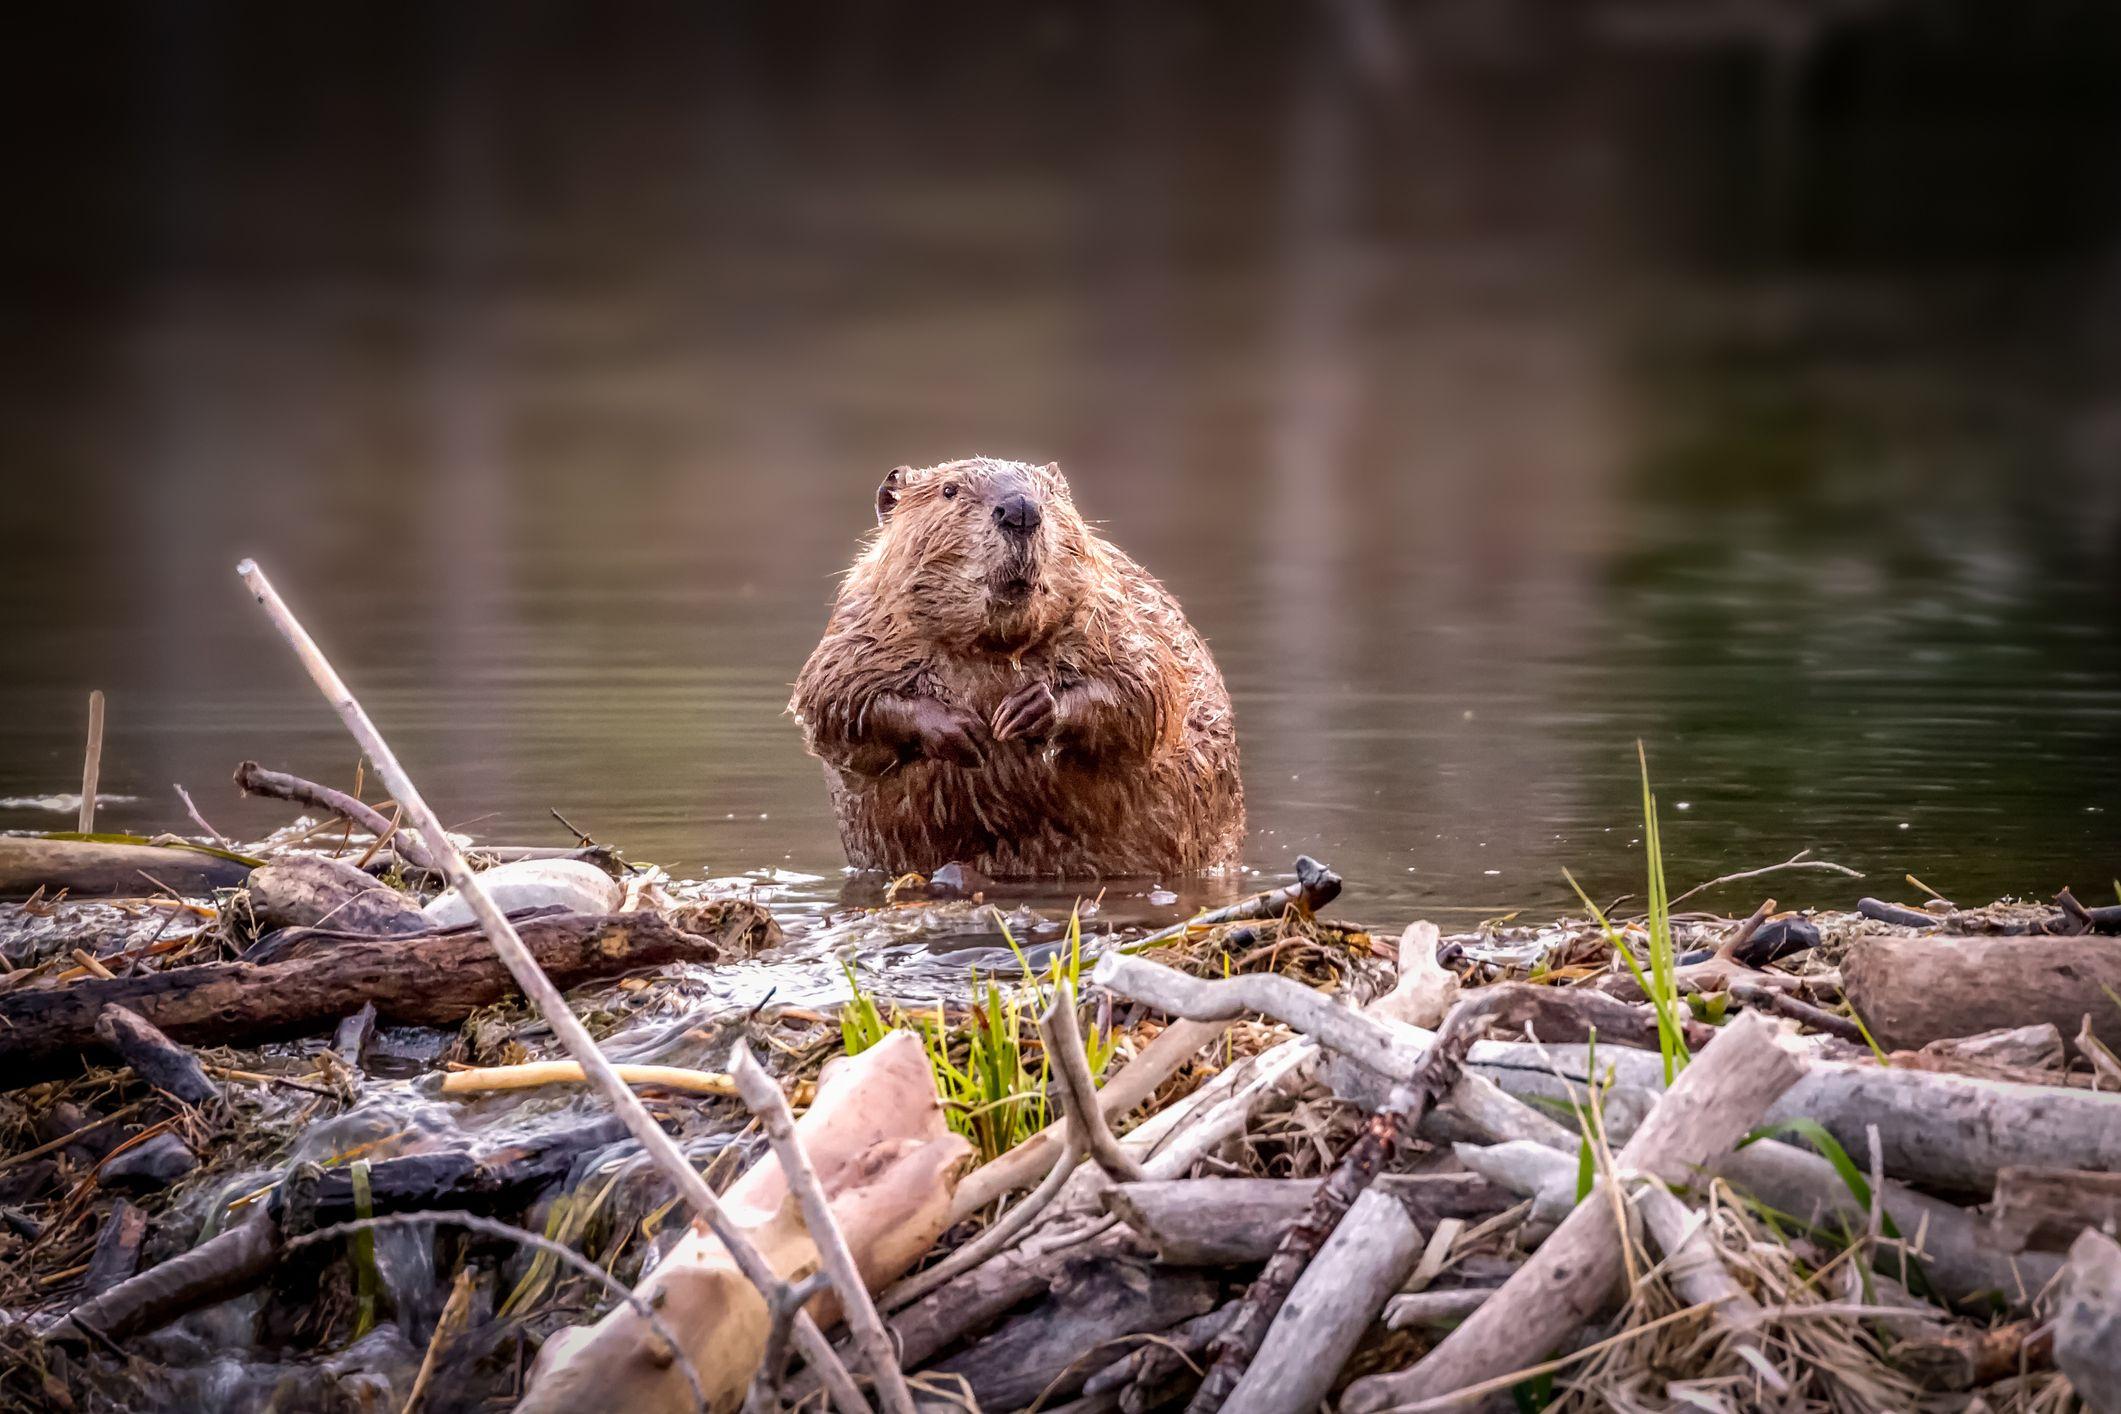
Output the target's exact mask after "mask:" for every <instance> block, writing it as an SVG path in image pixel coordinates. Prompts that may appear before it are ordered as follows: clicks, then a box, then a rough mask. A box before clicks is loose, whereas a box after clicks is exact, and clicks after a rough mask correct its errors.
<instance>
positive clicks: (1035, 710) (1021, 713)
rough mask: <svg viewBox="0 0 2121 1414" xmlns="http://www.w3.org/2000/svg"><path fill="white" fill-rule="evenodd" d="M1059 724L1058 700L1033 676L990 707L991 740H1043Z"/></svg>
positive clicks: (1050, 689)
mask: <svg viewBox="0 0 2121 1414" xmlns="http://www.w3.org/2000/svg"><path fill="white" fill-rule="evenodd" d="M1058 726H1060V703H1059V701H1057V700H1056V699H1055V698H1054V696H1053V689H1052V688H1050V687H1048V686H1046V684H1045V683H1043V682H1040V681H1038V680H1037V679H1033V680H1032V681H1030V682H1027V683H1025V684H1024V685H1023V686H1022V687H1020V688H1018V689H1017V690H1016V691H1014V692H1012V693H1010V694H1009V695H1008V696H1007V697H1005V698H1003V699H1002V705H1001V706H999V707H997V708H995V709H994V721H993V727H994V739H995V740H996V741H1014V740H1015V739H1017V738H1018V737H1022V738H1023V739H1024V740H1026V741H1044V740H1045V739H1046V738H1047V737H1050V736H1052V735H1053V732H1054V729H1055V728H1057V727H1058Z"/></svg>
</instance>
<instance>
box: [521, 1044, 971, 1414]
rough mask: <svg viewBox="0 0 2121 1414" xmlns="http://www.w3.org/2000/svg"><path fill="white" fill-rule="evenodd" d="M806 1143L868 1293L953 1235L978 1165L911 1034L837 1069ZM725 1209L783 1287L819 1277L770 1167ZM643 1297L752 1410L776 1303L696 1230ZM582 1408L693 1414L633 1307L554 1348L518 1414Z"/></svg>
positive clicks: (693, 1355) (755, 1174)
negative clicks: (955, 1200)
mask: <svg viewBox="0 0 2121 1414" xmlns="http://www.w3.org/2000/svg"><path fill="white" fill-rule="evenodd" d="M796 1131H797V1135H798V1137H799V1138H800V1139H801V1141H802V1144H803V1148H804V1151H805V1152H806V1153H807V1154H808V1155H809V1157H810V1161H811V1163H812V1165H813V1166H814V1167H815V1168H816V1170H817V1174H818V1178H819V1181H820V1182H821V1183H822V1184H823V1186H824V1188H825V1191H826V1193H827V1195H828V1196H829V1197H830V1199H831V1203H832V1210H833V1216H834V1217H835V1218H837V1219H838V1220H839V1224H840V1227H841V1230H842V1231H843V1232H844V1233H845V1235H846V1239H847V1245H848V1247H849V1248H850V1249H851V1250H852V1253H853V1256H854V1261H855V1265H856V1266H857V1267H858V1268H859V1269H860V1271H861V1275H862V1280H863V1281H864V1282H865V1283H866V1284H867V1286H868V1287H869V1289H870V1290H872V1291H874V1290H877V1289H878V1288H880V1287H882V1286H883V1285H885V1284H886V1283H888V1282H889V1281H891V1280H892V1279H893V1278H894V1277H896V1276H898V1275H899V1274H900V1273H902V1272H904V1271H905V1270H906V1269H907V1268H908V1267H910V1266H912V1265H913V1263H914V1262H915V1261H917V1260H918V1259H919V1258H920V1256H921V1254H922V1253H924V1252H926V1251H927V1250H928V1248H929V1247H930V1246H931V1245H932V1244H933V1243H934V1241H935V1239H936V1238H937V1237H938V1236H940V1235H941V1233H942V1230H943V1225H944V1223H945V1221H946V1218H947V1215H948V1213H949V1208H950V1195H951V1189H952V1187H953V1186H954V1185H955V1183H956V1179H957V1171H958V1169H959V1168H960V1167H962V1165H963V1163H964V1160H965V1156H966V1154H967V1153H968V1152H969V1146H967V1145H966V1143H965V1141H964V1140H963V1139H961V1138H959V1137H958V1136H957V1135H955V1134H952V1133H950V1132H949V1129H948V1127H947V1126H946V1125H945V1124H944V1122H943V1115H942V1105H941V1102H940V1101H938V1100H937V1099H936V1095H935V1078H934V1075H933V1073H932V1072H931V1071H930V1070H929V1068H928V1061H927V1057H926V1055H925V1054H924V1053H923V1052H922V1050H921V1046H920V1042H919V1041H918V1040H917V1039H916V1038H915V1037H914V1036H913V1035H912V1033H910V1032H903V1031H900V1032H893V1033H892V1034H891V1035H890V1036H889V1037H887V1038H885V1039H884V1040H883V1041H881V1042H879V1043H878V1044H877V1045H875V1046H873V1047H871V1048H870V1049H869V1050H867V1051H864V1052H862V1053H861V1054H860V1055H857V1056H851V1057H846V1058H844V1059H841V1060H837V1061H834V1062H832V1063H831V1064H830V1065H828V1066H827V1067H826V1068H825V1073H824V1075H823V1077H822V1078H821V1080H820V1081H819V1083H818V1094H817V1101H816V1103H815V1104H813V1105H812V1106H811V1108H810V1111H809V1112H808V1113H807V1114H805V1115H804V1116H803V1118H802V1119H801V1121H799V1122H798V1123H797V1125H796ZM722 1203H723V1206H724V1208H725V1209H726V1210H727V1211H728V1213H729V1214H730V1216H731V1217H732V1218H733V1219H735V1220H736V1222H737V1224H738V1226H739V1227H740V1228H741V1229H742V1230H743V1231H744V1233H745V1234H746V1235H747V1236H749V1237H750V1238H751V1240H752V1242H753V1243H754V1245H755V1246H756V1247H757V1248H758V1249H759V1251H760V1252H761V1254H762V1255H764V1257H765V1258H766V1260H767V1263H768V1265H769V1266H770V1267H771V1268H772V1269H773V1271H774V1272H775V1273H776V1274H777V1275H778V1276H779V1277H780V1278H781V1279H782V1280H783V1281H788V1280H800V1279H801V1278H803V1277H805V1276H807V1275H808V1274H809V1273H810V1272H812V1271H814V1270H816V1268H817V1265H818V1253H817V1248H816V1246H815V1244H814V1243H812V1242H811V1240H810V1237H809V1235H808V1234H807V1233H806V1232H805V1231H804V1229H803V1223H802V1218H801V1215H800V1214H799V1213H798V1212H797V1210H796V1206H795V1204H794V1202H793V1201H792V1200H791V1199H790V1196H789V1190H788V1184H787V1181H786V1179H785V1178H783V1176H782V1174H781V1168H780V1165H779V1164H778V1163H777V1162H776V1161H775V1160H774V1159H773V1158H772V1157H771V1156H770V1155H769V1156H767V1157H765V1158H762V1159H761V1160H760V1161H759V1162H758V1163H756V1164H754V1165H753V1166H752V1167H751V1168H749V1169H747V1170H746V1171H745V1172H744V1173H743V1175H742V1176H740V1177H739V1178H738V1179H737V1181H736V1182H735V1183H734V1184H732V1185H731V1186H730V1188H729V1191H728V1192H727V1193H725V1194H723V1195H722ZM636 1294H638V1295H639V1296H641V1297H643V1298H644V1299H646V1300H647V1301H649V1302H650V1303H651V1304H652V1305H654V1306H655V1307H656V1308H657V1309H658V1310H659V1311H660V1312H661V1314H662V1318H663V1320H664V1321H666V1322H667V1323H668V1324H669V1325H670V1327H671V1328H672V1329H673V1330H674V1331H676V1332H677V1334H678V1337H679V1339H681V1340H682V1341H684V1342H685V1345H686V1351H685V1353H686V1355H687V1356H688V1357H689V1358H690V1359H691V1360H692V1362H693V1365H694V1367H695V1368H696V1369H698V1371H699V1373H700V1377H701V1379H702V1380H703V1381H704V1382H705V1383H706V1384H707V1386H708V1387H709V1388H708V1393H709V1395H710V1398H711V1400H712V1401H713V1403H714V1404H715V1407H716V1408H717V1409H721V1408H724V1407H726V1406H730V1405H733V1404H734V1403H735V1402H736V1401H737V1400H739V1399H741V1398H742V1397H743V1394H744V1390H745V1388H746V1386H748V1385H749V1384H750V1382H751V1378H752V1375H753V1373H754V1372H755V1371H756V1370H757V1368H758V1365H759V1361H760V1358H761V1356H762V1355H763V1354H764V1351H765V1348H766V1339H767V1334H768V1329H769V1325H770V1318H769V1313H768V1308H767V1305H766V1300H765V1298H764V1297H763V1296H762V1295H761V1294H760V1293H759V1290H758V1288H756V1287H755V1286H753V1285H752V1283H751V1282H750V1281H748V1280H747V1279H746V1278H745V1277H744V1276H743V1275H742V1273H740V1272H739V1271H738V1270H737V1269H736V1266H735V1264H734V1262H733V1261H732V1260H731V1258H730V1256H729V1253H728V1250H727V1249H726V1248H724V1247H723V1246H722V1244H721V1242H720V1241H719V1240H717V1239H716V1238H715V1237H713V1236H712V1235H711V1234H708V1233H705V1232H703V1231H701V1230H699V1229H697V1228H695V1229H694V1230H692V1231H691V1232H688V1233H687V1234H686V1235H685V1236H684V1237H683V1238H681V1239H679V1241H678V1243H677V1245H676V1246H675V1247H674V1248H672V1249H671V1252H670V1255H669V1256H667V1257H665V1258H664V1259H663V1260H662V1261H661V1262H660V1263H658V1264H657V1266H656V1268H655V1270H654V1271H653V1272H651V1273H650V1274H649V1276H648V1277H647V1279H646V1280H644V1281H643V1282H642V1283H641V1284H640V1286H639V1287H637V1288H636ZM809 1309H810V1311H811V1313H812V1314H813V1315H814V1316H815V1317H816V1318H817V1320H818V1321H819V1323H820V1324H821V1325H823V1324H829V1323H830V1321H831V1320H832V1319H833V1318H834V1317H835V1316H836V1314H837V1311H838V1302H837V1300H836V1299H835V1298H834V1296H833V1295H832V1293H831V1292H830V1291H827V1292H825V1293H824V1294H822V1295H820V1296H818V1297H817V1298H815V1299H814V1300H813V1301H812V1302H811V1304H810V1307H809ZM584 1408H613V1409H625V1410H628V1411H629V1414H678V1411H684V1410H690V1409H691V1408H692V1393H691V1389H690V1386H689V1385H688V1384H687V1383H686V1381H685V1379H684V1377H683V1375H682V1373H681V1372H680V1371H679V1370H678V1368H677V1367H676V1365H675V1363H674V1362H673V1361H671V1360H670V1358H669V1355H668V1352H667V1351H664V1350H663V1349H662V1348H661V1341H660V1340H659V1339H658V1338H657V1337H656V1336H655V1334H654V1332H653V1330H652V1329H651V1328H650V1327H649V1325H648V1323H647V1322H646V1321H645V1320H644V1319H643V1318H642V1316H641V1315H640V1313H639V1312H638V1311H636V1310H635V1309H634V1308H633V1307H632V1306H620V1307H618V1308H617V1309H615V1310H613V1311H612V1312H611V1313H610V1314H608V1315H606V1316H605V1317H604V1318H603V1319H602V1320H600V1321H598V1322H597V1323H596V1324H595V1325H592V1326H586V1327H577V1328H575V1329H571V1330H566V1331H562V1332H559V1333H558V1334H556V1335H554V1336H553V1337H552V1339H551V1340H549V1341H547V1342H546V1343H545V1348H544V1350H542V1351H541V1352H540V1353H539V1355H538V1362H537V1366H536V1368H535V1371H534V1372H533V1375H532V1382H531V1386H530V1391H529V1394H528V1395H527V1396H526V1397H525V1398H524V1400H523V1402H522V1403H521V1404H520V1405H519V1406H518V1411H519V1414H557V1411H562V1410H577V1409H584Z"/></svg>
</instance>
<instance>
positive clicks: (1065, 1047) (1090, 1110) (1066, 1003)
mask: <svg viewBox="0 0 2121 1414" xmlns="http://www.w3.org/2000/svg"><path fill="white" fill-rule="evenodd" d="M1038 1034H1039V1035H1040V1036H1042V1037H1044V1038H1045V1042H1046V1058H1047V1060H1049V1061H1050V1062H1051V1063H1052V1066H1053V1077H1054V1079H1055V1080H1057V1081H1058V1082H1059V1083H1060V1088H1061V1095H1062V1098H1063V1099H1064V1101H1065V1102H1066V1104H1067V1108H1068V1114H1067V1118H1068V1125H1069V1129H1070V1131H1071V1133H1072V1134H1073V1135H1074V1137H1075V1140H1076V1143H1077V1144H1079V1145H1080V1146H1081V1148H1082V1149H1083V1151H1084V1152H1085V1153H1087V1154H1089V1156H1090V1157H1091V1158H1093V1159H1095V1160H1097V1166H1098V1167H1099V1168H1101V1169H1103V1170H1104V1171H1105V1173H1106V1174H1107V1175H1108V1176H1109V1177H1111V1178H1112V1179H1113V1180H1114V1181H1116V1182H1119V1183H1132V1182H1134V1181H1136V1180H1138V1179H1139V1178H1141V1176H1142V1167H1141V1165H1140V1164H1138V1163H1136V1162H1135V1161H1134V1159H1133V1157H1132V1156H1131V1155H1129V1154H1128V1153H1127V1152H1126V1150H1124V1149H1122V1148H1120V1147H1119V1141H1118V1140H1117V1139H1114V1138H1113V1137H1112V1131H1111V1130H1110V1129H1109V1128H1107V1127H1106V1125H1105V1117H1104V1115H1103V1114H1102V1113H1101V1112H1100V1111H1099V1109H1098V1104H1097V1081H1096V1080H1095V1079H1094V1078H1093V1077H1092V1076H1091V1074H1090V1058H1089V1056H1088V1055H1086V1054H1085V1053H1084V1051H1083V1036H1082V1032H1081V1031H1079V1030H1078V1029H1077V1028H1076V1022H1075V984H1074V983H1072V982H1070V981H1069V980H1068V979H1067V978H1065V977H1064V978H1062V979H1061V980H1060V983H1059V985H1058V986H1056V987H1055V988H1054V989H1053V1005H1052V1006H1050V1007H1048V1008H1047V1009H1046V1014H1045V1015H1044V1016H1042V1017H1040V1018H1039V1019H1038Z"/></svg>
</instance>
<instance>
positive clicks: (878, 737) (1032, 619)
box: [788, 457, 1245, 879]
mask: <svg viewBox="0 0 2121 1414" xmlns="http://www.w3.org/2000/svg"><path fill="white" fill-rule="evenodd" d="M876 519H877V528H876V530H875V531H874V532H873V533H872V534H871V537H870V539H869V541H868V544H867V546H866V548H865V549H864V550H863V551H862V553H861V555H860V557H859V558H857V559H856V561H855V563H854V568H853V569H852V570H850V571H849V572H848V574H847V578H846V580H845V582H844V584H843V585H842V586H841V588H840V592H839V598H838V600H837V601H836V602H835V604H834V605H833V611H832V620H831V623H830V624H829V625H828V626H827V627H826V630H825V636H824V638H823V640H822V641H821V642H820V643H819V644H818V646H817V648H816V650H815V651H814V652H812V653H811V655H810V660H809V662H807V663H806V664H804V666H803V672H802V676H801V677H800V679H798V681H797V682H796V685H795V695H794V697H793V699H792V700H791V701H790V702H789V704H788V710H789V711H790V712H791V713H792V714H793V715H794V716H795V718H796V720H797V722H798V723H800V724H801V726H802V729H803V735H804V740H805V744H806V745H807V746H808V747H809V749H810V752H811V754H812V755H815V756H817V757H819V758H820V759H821V760H822V761H823V762H824V764H825V779H826V782H827V784H828V786H829V788H830V790H831V793H832V802H833V807H834V809H835V810H836V811H837V813H838V816H839V826H840V838H841V841H842V842H843V843H844V845H845V847H846V850H847V857H848V859H849V860H850V861H851V862H852V863H853V864H854V865H855V866H856V867H858V868H863V869H875V870H882V871H884V872H886V873H890V874H904V873H910V872H929V871H932V870H934V869H935V868H937V867H938V866H940V865H943V864H946V863H953V862H954V863H960V864H966V865H970V866H971V867H972V868H974V869H976V870H978V871H980V872H981V873H983V874H986V875H988V876H990V877H992V878H996V879H1024V878H1038V877H1054V876H1059V877H1118V876H1161V875H1165V874H1171V873H1190V872H1197V871H1205V870H1211V869H1219V868H1221V867H1223V866H1226V865H1228V864H1230V863H1232V862H1233V861H1234V860H1235V859H1236V857H1237V852H1238V848H1239V846H1240V845H1241V844H1242V842H1243V839H1244V832H1245V802H1244V787H1243V784H1242V783H1241V781H1240V780H1239V777H1238V769H1237V731H1236V724H1235V722H1234V720H1233V718H1232V714H1231V710H1230V694H1229V692H1228V691H1227V690H1226V689H1225V688H1224V686H1223V680H1222V674H1221V673H1220V672H1218V671H1217V670H1216V667H1215V660H1214V659H1213V658H1212V657H1210V656H1209V654H1208V646H1207V644H1206V643H1205V642H1203V641H1202V640H1201V637H1200V635H1199V634H1197V633H1195V632H1194V631H1193V627H1192V625H1191V624H1189V623H1188V622H1187V621H1186V616H1185V613H1184V612H1183V611H1182V610H1181V609H1180V608H1179V606H1178V601H1177V600H1176V599H1174V598H1172V597H1171V595H1170V593H1169V592H1168V591H1167V590H1165V588H1164V587H1163V585H1161V584H1159V583H1158V582H1157V581H1156V580H1155V578H1153V577H1152V576H1151V575H1150V574H1149V573H1148V572H1147V571H1146V570H1144V569H1142V567H1141V566H1140V565H1137V564H1136V563H1135V562H1134V561H1133V560H1131V559H1129V558H1128V557H1127V556H1126V555H1124V554H1122V553H1121V552H1120V551H1119V549H1118V548H1116V547H1115V546H1113V545H1112V544H1111V543H1110V542H1109V541H1107V540H1106V539H1105V538H1104V537H1103V536H1101V535H1099V534H1098V533H1097V532H1096V531H1094V530H1092V529H1091V528H1090V527H1089V526H1088V525H1087V524H1085V523H1084V521H1083V518H1082V517H1081V516H1080V515H1079V514H1077V512H1076V509H1075V501H1074V498H1073V496H1072V495H1071V494H1070V493H1069V489H1068V483H1067V480H1066V479H1065V478H1064V477H1063V476H1062V475H1061V471H1060V468H1059V467H1058V466H1055V465H1047V466H1031V465H1027V464H1025V463H1022V462H1011V461H998V460H995V459H992V458H988V457H973V458H971V459H969V460H965V461H954V462H946V463H944V464H942V465H940V466H932V467H928V468H925V469H922V470H915V469H914V468H912V467H904V466H902V467H897V468H895V469H894V470H893V471H892V472H891V473H890V474H889V475H888V476H886V477H885V478H884V480H883V484H882V485H881V486H879V487H878V488H877V493H876Z"/></svg>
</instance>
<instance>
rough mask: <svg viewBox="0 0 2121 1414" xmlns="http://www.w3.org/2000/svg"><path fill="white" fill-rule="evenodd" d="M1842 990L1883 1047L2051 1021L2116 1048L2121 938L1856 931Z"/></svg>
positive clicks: (2067, 1032)
mask: <svg viewBox="0 0 2121 1414" xmlns="http://www.w3.org/2000/svg"><path fill="white" fill-rule="evenodd" d="M1841 988H1842V992H1843V994H1844V995H1846V996H1847V997H1848V999H1849V1002H1850V1004H1851V1005H1853V1006H1854V1007H1855V1009H1856V1014H1857V1015H1858V1016H1861V1017H1862V1018H1863V1022H1864V1025H1866V1026H1868V1027H1869V1028H1870V1031H1871V1035H1872V1036H1874V1037H1876V1038H1877V1041H1878V1044H1879V1045H1881V1046H1884V1047H1885V1048H1886V1049H1887V1050H1914V1049H1916V1048H1918V1047H1921V1046H1925V1045H1928V1044H1929V1043H1930V1042H1932V1041H1938V1040H1946V1039H1950V1038H1955V1037H1962V1036H1972V1035H1974V1034H1976V1033H1978V1032H1983V1031H1993V1030H1997V1029H1999V1028H2004V1027H2020V1026H2042V1025H2051V1026H2054V1027H2055V1028H2056V1029H2057V1030H2059V1031H2060V1032H2061V1033H2062V1034H2063V1035H2064V1036H2075V1035H2076V1034H2077V1029H2078V1027H2079V1026H2080V1025H2082V1023H2083V1020H2084V1017H2085V1016H2086V1014H2087V1013H2088V1014H2089V1015H2090V1016H2091V1018H2092V1034H2093V1035H2095V1036H2097V1037H2098V1038H2099V1039H2100V1040H2102V1041H2104V1042H2105V1043H2106V1044H2107V1045H2109V1046H2121V1006H2116V1005H2114V1003H2113V1001H2112V997H2113V996H2115V995H2121V938H2102V937H2098V936H2096V935H2086V936H2083V937H2076V938H2046V937H2038V938H2015V937H2000V938H1901V937H1884V936H1879V937H1867V938H1858V939H1857V940H1856V941H1855V942H1853V943H1851V944H1850V945H1849V950H1848V955H1847V956H1846V957H1844V958H1843V959H1842V962H1841Z"/></svg>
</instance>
